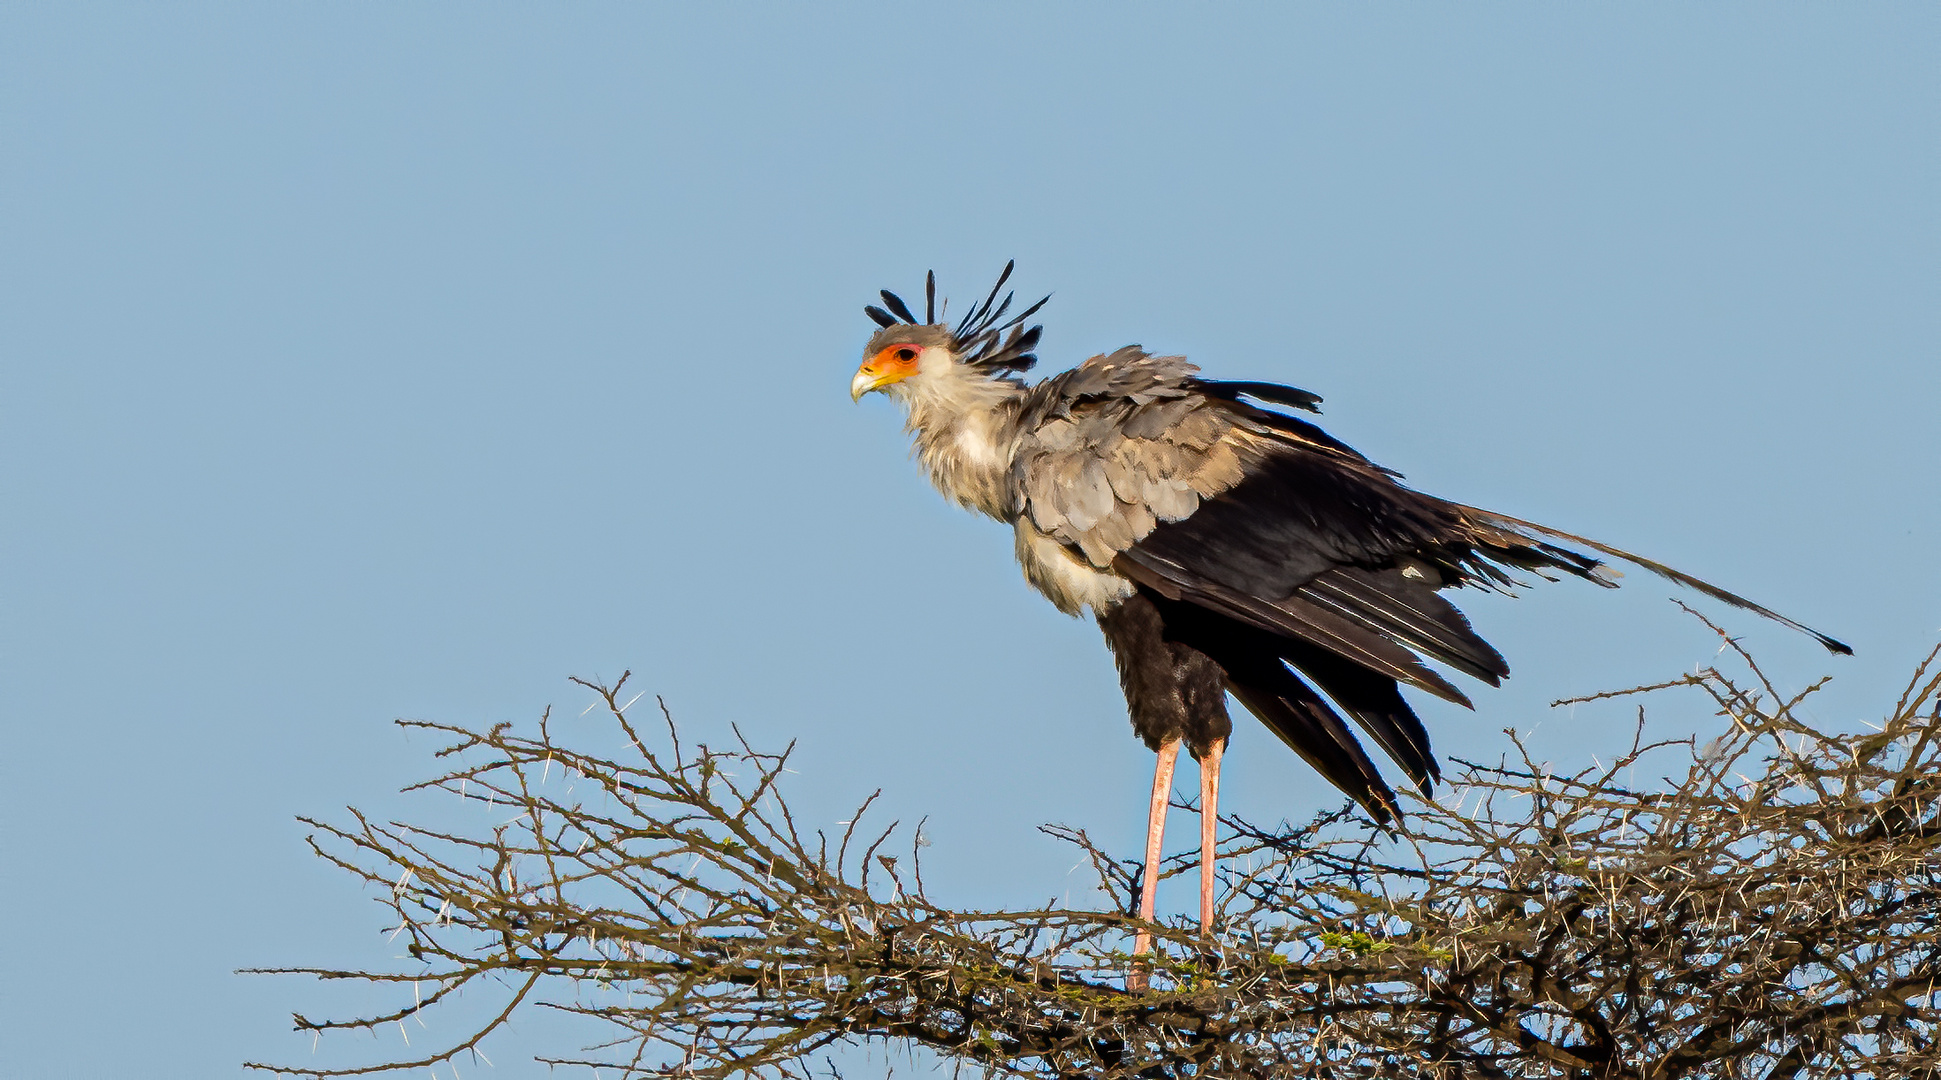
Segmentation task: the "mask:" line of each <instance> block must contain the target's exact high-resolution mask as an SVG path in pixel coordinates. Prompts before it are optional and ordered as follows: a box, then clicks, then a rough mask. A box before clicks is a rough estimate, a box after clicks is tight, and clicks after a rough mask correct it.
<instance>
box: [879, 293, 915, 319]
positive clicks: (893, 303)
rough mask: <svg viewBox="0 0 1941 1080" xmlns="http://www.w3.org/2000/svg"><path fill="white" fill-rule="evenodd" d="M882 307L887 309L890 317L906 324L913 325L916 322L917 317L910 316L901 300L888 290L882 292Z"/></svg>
mask: <svg viewBox="0 0 1941 1080" xmlns="http://www.w3.org/2000/svg"><path fill="white" fill-rule="evenodd" d="M883 306H884V307H887V308H889V309H890V313H891V314H892V315H895V316H896V317H897V318H899V319H902V320H903V321H904V322H906V323H911V324H913V325H914V324H915V323H916V321H917V317H916V316H915V315H912V314H910V307H909V305H907V304H905V303H904V302H903V298H902V297H901V296H898V295H896V294H895V293H893V292H891V291H890V290H888V289H884V290H883Z"/></svg>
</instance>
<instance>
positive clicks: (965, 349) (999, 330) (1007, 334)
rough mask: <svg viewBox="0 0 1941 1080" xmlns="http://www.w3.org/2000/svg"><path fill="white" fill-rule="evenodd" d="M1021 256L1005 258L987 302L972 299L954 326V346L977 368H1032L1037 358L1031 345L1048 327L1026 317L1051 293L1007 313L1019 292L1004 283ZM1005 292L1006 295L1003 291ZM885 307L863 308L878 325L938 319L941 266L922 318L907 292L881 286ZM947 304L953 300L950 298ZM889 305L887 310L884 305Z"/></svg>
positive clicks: (930, 280)
mask: <svg viewBox="0 0 1941 1080" xmlns="http://www.w3.org/2000/svg"><path fill="white" fill-rule="evenodd" d="M1017 266H1018V263H1017V260H1016V259H1013V260H1011V261H1010V262H1007V263H1005V264H1004V272H1003V273H1001V274H999V275H998V276H997V284H995V285H993V286H991V291H990V292H989V293H988V294H986V295H985V297H984V300H983V302H981V303H977V304H973V305H971V309H970V310H969V311H968V312H966V313H965V314H964V317H963V318H962V319H960V320H959V321H958V323H957V326H956V328H955V329H951V330H949V331H948V332H949V334H950V339H951V348H952V351H954V352H955V353H956V354H957V356H958V358H959V359H960V360H962V361H963V362H964V363H966V364H969V365H971V366H972V367H975V368H978V369H980V370H982V371H984V372H986V373H987V374H997V373H999V372H1007V371H1008V372H1021V371H1029V370H1031V368H1032V366H1033V365H1035V364H1036V363H1037V362H1038V358H1037V357H1036V356H1035V355H1033V353H1032V350H1034V349H1036V348H1037V347H1038V339H1039V338H1040V337H1042V336H1043V335H1044V327H1042V326H1031V327H1027V326H1025V325H1024V323H1025V320H1027V319H1029V318H1031V317H1032V316H1033V315H1036V314H1037V313H1038V311H1039V309H1040V308H1043V307H1044V306H1045V304H1046V302H1048V301H1049V300H1050V299H1051V297H1049V296H1046V297H1045V298H1044V299H1042V300H1039V301H1038V302H1037V303H1035V304H1033V305H1031V306H1030V307H1028V308H1025V309H1024V310H1023V311H1021V312H1019V313H1017V314H1016V315H1012V316H1011V317H1009V318H1006V317H1005V315H1006V313H1008V312H1009V311H1010V310H1011V304H1012V302H1013V301H1014V300H1016V298H1017V294H1016V293H1007V292H1004V285H1005V283H1006V282H1008V281H1010V280H1011V274H1012V272H1013V271H1014V270H1016V269H1017ZM1000 293H1002V294H1003V296H1002V299H1000V298H999V294H1000ZM882 297H883V305H884V307H877V306H876V305H874V304H871V305H869V306H867V307H865V308H863V311H864V313H865V314H867V315H868V316H869V317H870V319H871V320H872V321H874V322H875V323H876V325H878V326H880V327H884V328H885V329H887V328H889V327H892V326H895V325H897V324H898V323H909V324H911V325H928V326H936V325H938V322H937V318H938V310H937V272H936V271H934V270H933V271H931V272H930V273H929V274H928V275H927V276H926V277H925V278H924V282H923V301H924V303H923V316H924V321H923V323H921V324H919V323H918V322H917V319H916V316H915V315H914V314H912V313H911V311H910V306H909V305H908V304H905V303H904V302H903V298H902V297H900V296H898V295H896V294H895V293H893V292H891V291H889V290H888V289H884V290H882ZM945 306H946V307H948V306H949V305H948V302H946V304H945ZM884 308H887V309H888V310H887V311H886V310H884Z"/></svg>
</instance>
